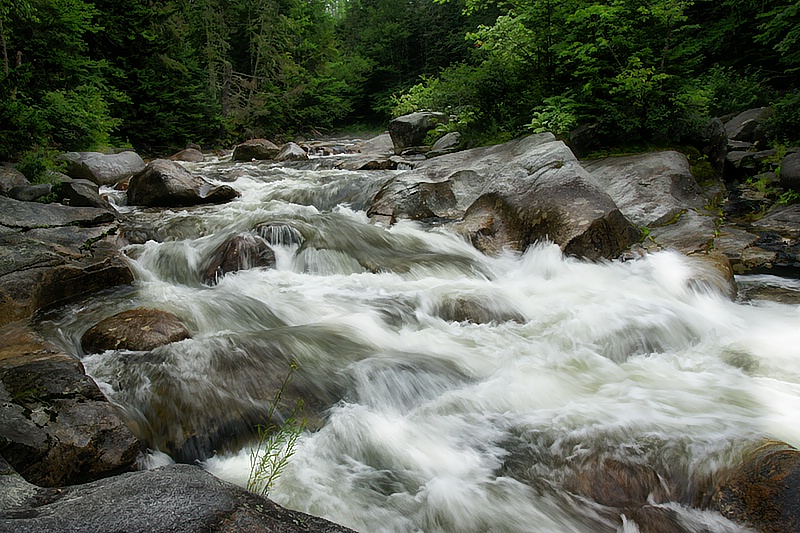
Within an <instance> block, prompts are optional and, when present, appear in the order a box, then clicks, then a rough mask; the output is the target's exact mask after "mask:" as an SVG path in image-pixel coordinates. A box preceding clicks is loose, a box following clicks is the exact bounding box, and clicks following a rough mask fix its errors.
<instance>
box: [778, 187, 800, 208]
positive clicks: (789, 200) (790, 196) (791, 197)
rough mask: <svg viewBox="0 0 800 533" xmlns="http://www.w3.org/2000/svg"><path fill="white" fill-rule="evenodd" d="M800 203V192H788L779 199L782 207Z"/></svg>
mask: <svg viewBox="0 0 800 533" xmlns="http://www.w3.org/2000/svg"><path fill="white" fill-rule="evenodd" d="M798 202H800V192H797V191H793V190H788V191H786V192H784V193H783V194H781V195H780V196H779V197H778V203H779V204H780V205H791V204H796V203H798Z"/></svg>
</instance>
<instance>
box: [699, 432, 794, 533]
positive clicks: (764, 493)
mask: <svg viewBox="0 0 800 533" xmlns="http://www.w3.org/2000/svg"><path fill="white" fill-rule="evenodd" d="M711 508H712V509H714V510H717V511H719V512H720V513H721V514H722V515H723V516H725V517H726V518H728V519H730V520H733V521H734V522H738V523H740V524H743V525H746V526H751V527H754V528H756V529H757V530H758V531H760V532H763V533H793V532H800V451H798V450H797V449H796V448H794V447H792V446H789V445H788V444H786V443H784V442H779V441H773V440H764V441H760V442H758V443H755V444H754V445H752V446H751V447H749V448H747V449H745V450H744V451H743V453H742V458H741V461H740V462H739V463H738V464H736V465H733V466H732V467H731V468H729V469H728V470H727V471H726V472H723V473H721V474H720V476H719V477H718V479H717V482H716V484H715V487H714V490H713V494H712V498H711Z"/></svg>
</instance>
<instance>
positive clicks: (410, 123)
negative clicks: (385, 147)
mask: <svg viewBox="0 0 800 533" xmlns="http://www.w3.org/2000/svg"><path fill="white" fill-rule="evenodd" d="M448 122H449V117H448V116H447V115H445V114H444V113H434V112H432V111H420V112H417V113H411V114H409V115H403V116H402V117H397V118H396V119H394V120H392V121H391V122H389V135H390V136H391V138H392V145H393V146H394V153H395V154H400V153H401V152H402V151H403V150H405V149H406V148H408V147H410V146H419V145H421V144H422V141H423V140H424V139H425V135H427V134H428V132H429V131H430V130H432V129H433V128H435V127H436V126H438V125H439V124H447V123H448Z"/></svg>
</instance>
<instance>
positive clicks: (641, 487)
mask: <svg viewBox="0 0 800 533" xmlns="http://www.w3.org/2000/svg"><path fill="white" fill-rule="evenodd" d="M564 485H565V488H566V489H567V490H569V491H570V492H574V493H576V494H580V495H581V496H584V497H586V498H589V499H591V500H594V501H595V502H597V503H599V504H600V505H604V506H607V507H619V508H626V507H639V506H642V505H645V504H648V503H664V502H666V501H669V500H670V494H669V492H668V491H667V490H666V489H665V487H664V484H663V483H662V482H661V479H660V477H659V474H658V473H657V472H656V471H655V470H653V469H652V468H650V467H649V466H647V465H644V464H639V463H633V462H624V461H621V460H619V459H611V458H605V459H600V458H592V459H590V460H588V461H586V462H585V463H584V464H582V465H581V466H580V467H578V468H575V469H574V470H573V471H572V472H571V473H570V474H569V475H568V476H567V478H566V479H565V482H564Z"/></svg>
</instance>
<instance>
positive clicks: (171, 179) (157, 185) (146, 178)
mask: <svg viewBox="0 0 800 533" xmlns="http://www.w3.org/2000/svg"><path fill="white" fill-rule="evenodd" d="M238 196H239V193H238V192H237V191H236V190H235V189H233V188H231V187H229V186H228V185H215V184H213V183H211V182H209V181H207V180H206V179H204V178H202V177H200V176H193V175H192V174H191V173H190V172H189V171H188V170H186V169H185V168H183V167H182V166H180V165H179V164H178V163H175V162H174V161H169V160H166V159H156V160H155V161H152V162H150V163H148V165H147V166H146V167H145V169H144V170H142V171H141V172H139V173H138V174H136V175H135V176H133V177H132V178H131V181H130V183H129V184H128V203H129V204H131V205H142V206H149V207H178V206H190V205H198V204H219V203H224V202H228V201H230V200H233V199H234V198H237V197H238Z"/></svg>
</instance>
